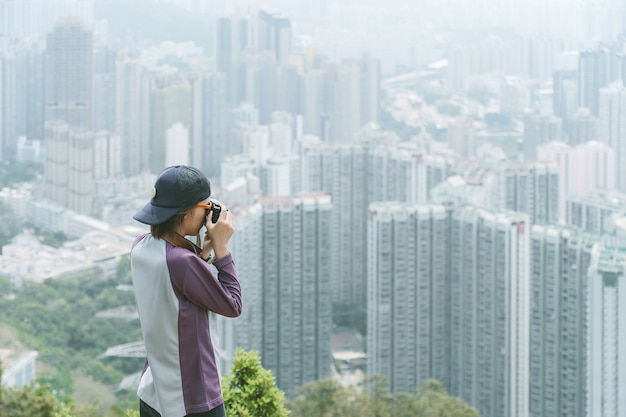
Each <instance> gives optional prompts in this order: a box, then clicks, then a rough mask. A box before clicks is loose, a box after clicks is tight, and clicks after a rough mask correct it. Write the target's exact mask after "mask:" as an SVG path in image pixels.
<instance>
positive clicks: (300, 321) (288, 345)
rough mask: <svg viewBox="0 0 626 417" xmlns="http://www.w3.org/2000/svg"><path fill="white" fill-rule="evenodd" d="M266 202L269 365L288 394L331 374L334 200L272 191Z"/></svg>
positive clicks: (265, 344)
mask: <svg viewBox="0 0 626 417" xmlns="http://www.w3.org/2000/svg"><path fill="white" fill-rule="evenodd" d="M260 203H261V205H262V206H263V220H262V224H263V230H262V236H263V242H262V247H263V258H262V259H263V283H262V300H263V301H262V316H263V323H262V327H263V340H262V349H261V356H262V358H261V359H262V362H263V366H265V367H266V368H268V369H270V370H271V371H272V373H273V375H275V377H276V383H277V385H278V386H279V387H280V388H281V389H282V390H283V391H285V392H286V393H287V394H288V395H290V394H293V393H294V391H295V389H296V388H297V387H299V386H300V385H302V384H304V383H307V382H311V381H315V380H318V379H323V378H327V377H329V376H330V366H331V351H330V335H331V328H332V317H331V309H332V302H331V299H332V298H331V277H333V276H334V271H332V269H331V265H333V262H332V258H333V257H334V256H336V255H335V254H334V253H332V251H331V248H330V246H329V245H328V242H329V241H330V239H331V216H330V213H331V202H330V198H329V197H328V196H327V195H323V194H301V195H299V196H298V197H295V198H294V197H266V198H265V199H263V200H262V201H261V202H260Z"/></svg>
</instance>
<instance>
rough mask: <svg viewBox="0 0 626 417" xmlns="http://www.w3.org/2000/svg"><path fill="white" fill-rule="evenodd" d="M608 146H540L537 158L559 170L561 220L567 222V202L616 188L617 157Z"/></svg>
mask: <svg viewBox="0 0 626 417" xmlns="http://www.w3.org/2000/svg"><path fill="white" fill-rule="evenodd" d="M614 155H615V154H614V152H613V149H612V148H611V147H609V146H608V145H606V144H605V143H602V142H598V141H591V142H586V143H582V144H580V145H577V146H574V147H570V146H568V145H566V144H565V143H563V142H551V143H548V144H545V145H541V146H539V148H538V149H537V156H538V158H539V160H542V161H552V162H554V163H555V164H556V165H557V166H558V176H559V219H565V218H566V208H567V207H566V199H567V198H568V197H569V196H571V195H578V194H584V193H586V192H587V191H589V190H591V189H612V188H614V186H615V156H614Z"/></svg>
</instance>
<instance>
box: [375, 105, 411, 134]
mask: <svg viewBox="0 0 626 417" xmlns="http://www.w3.org/2000/svg"><path fill="white" fill-rule="evenodd" d="M379 113H380V117H379V125H380V127H381V129H382V130H388V131H390V132H395V133H396V134H397V135H398V137H400V138H401V139H402V140H408V139H410V138H411V137H413V136H417V135H419V134H420V132H421V131H422V129H421V128H419V127H415V126H409V125H407V124H406V123H405V122H403V121H401V120H396V119H395V118H394V117H393V115H392V114H391V113H389V112H388V111H387V110H385V109H381V111H380V112H379Z"/></svg>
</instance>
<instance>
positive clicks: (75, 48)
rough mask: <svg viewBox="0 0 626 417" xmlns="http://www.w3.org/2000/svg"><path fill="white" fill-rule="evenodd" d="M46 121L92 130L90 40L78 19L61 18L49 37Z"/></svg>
mask: <svg viewBox="0 0 626 417" xmlns="http://www.w3.org/2000/svg"><path fill="white" fill-rule="evenodd" d="M45 65H46V66H45V82H46V87H45V120H46V121H64V122H66V123H68V124H69V125H70V126H72V127H79V128H85V129H92V127H93V40H92V33H91V32H90V31H88V30H86V29H85V28H84V26H83V23H82V21H81V20H80V19H78V18H70V17H67V18H61V19H59V20H58V21H57V23H56V24H55V25H54V29H53V30H52V31H51V32H50V33H48V36H47V44H46V64H45Z"/></svg>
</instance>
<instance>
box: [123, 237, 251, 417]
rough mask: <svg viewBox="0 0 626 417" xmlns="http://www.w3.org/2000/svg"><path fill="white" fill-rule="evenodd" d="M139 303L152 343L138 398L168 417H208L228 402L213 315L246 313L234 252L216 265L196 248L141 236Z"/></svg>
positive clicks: (136, 270) (134, 267)
mask: <svg viewBox="0 0 626 417" xmlns="http://www.w3.org/2000/svg"><path fill="white" fill-rule="evenodd" d="M130 260H131V272H132V277H133V287H134V291H135V300H136V302H137V308H138V311H139V319H140V321H141V331H142V333H143V338H144V342H145V345H146V352H147V358H146V366H145V368H144V372H143V373H142V375H141V380H140V383H139V388H138V390H137V393H138V395H139V398H141V399H142V400H143V401H144V402H145V403H147V404H148V405H149V406H151V407H152V408H154V409H155V410H157V411H158V412H159V413H161V415H162V416H163V417H183V416H185V415H187V414H191V413H202V412H206V411H209V410H212V409H213V408H215V407H217V406H218V405H220V404H222V403H223V402H224V399H223V397H222V389H221V385H220V375H219V371H218V368H217V363H216V360H215V347H214V345H213V341H212V339H211V329H210V326H209V313H210V312H214V313H217V314H220V315H223V316H227V317H237V316H239V315H240V314H241V287H240V286H239V281H238V280H237V271H236V269H235V264H234V262H233V258H232V256H231V255H230V254H228V255H227V256H224V257H222V258H220V259H217V260H215V262H214V263H213V265H214V266H215V267H216V268H217V271H218V274H217V279H215V277H214V276H213V274H212V273H211V270H210V266H209V265H208V264H207V263H206V262H204V261H203V260H202V259H201V258H200V257H199V256H197V255H196V254H195V253H193V252H191V251H189V250H188V249H185V248H181V247H178V246H174V245H172V244H171V243H169V242H167V241H165V240H163V239H156V238H154V237H153V236H152V235H151V234H145V235H141V236H139V237H138V238H137V239H136V240H135V242H134V243H133V247H132V250H131V257H130Z"/></svg>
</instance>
